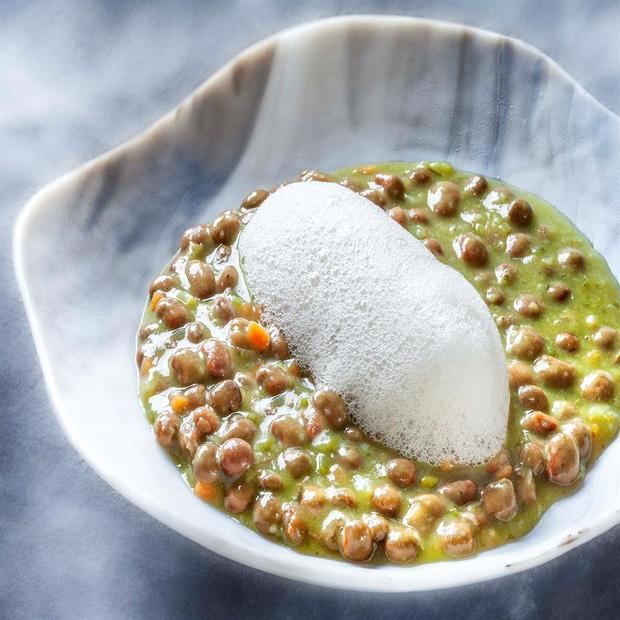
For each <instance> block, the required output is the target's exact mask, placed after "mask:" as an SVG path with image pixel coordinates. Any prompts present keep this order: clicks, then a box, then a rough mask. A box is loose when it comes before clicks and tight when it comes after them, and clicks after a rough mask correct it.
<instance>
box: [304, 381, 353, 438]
mask: <svg viewBox="0 0 620 620" xmlns="http://www.w3.org/2000/svg"><path fill="white" fill-rule="evenodd" d="M312 404H313V405H314V407H315V409H316V410H317V411H318V412H320V413H321V414H323V415H324V416H325V419H326V420H327V422H328V424H329V425H330V426H331V427H332V428H335V429H340V428H343V427H344V426H345V424H346V423H347V420H348V412H347V406H346V404H345V402H344V400H343V399H342V398H341V397H340V396H339V395H338V394H336V392H333V391H331V390H319V391H318V392H315V393H314V394H313V395H312Z"/></svg>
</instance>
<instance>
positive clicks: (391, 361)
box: [239, 182, 509, 464]
mask: <svg viewBox="0 0 620 620" xmlns="http://www.w3.org/2000/svg"><path fill="white" fill-rule="evenodd" d="M239 250H240V254H241V259H242V266H243V270H244V273H245V276H246V279H247V283H248V286H249V288H250V290H251V292H252V294H253V295H254V296H255V298H256V299H257V300H258V301H259V302H260V303H261V304H263V306H264V308H265V312H266V317H267V319H268V320H269V321H271V322H273V323H274V324H275V325H277V326H278V327H279V328H280V329H281V330H282V331H283V333H284V334H285V336H286V337H287V339H288V342H289V345H290V347H291V349H292V351H293V352H294V354H295V355H296V356H297V358H298V359H299V361H300V362H301V363H302V364H304V365H306V366H307V367H308V368H309V369H310V371H311V372H312V374H313V375H314V377H315V379H316V382H317V384H318V386H319V387H329V388H331V389H334V390H336V391H337V392H339V393H340V394H342V395H343V396H344V397H345V398H346V399H347V400H348V401H349V403H350V406H351V414H352V416H353V418H354V419H355V421H356V422H357V423H358V424H359V425H360V426H361V427H362V428H363V429H364V431H366V432H367V433H368V434H369V435H370V436H372V437H374V438H376V439H378V440H379V441H381V442H383V443H384V444H385V445H387V446H389V447H391V448H394V449H395V450H398V451H399V452H400V453H402V454H403V455H405V456H408V457H411V458H416V459H419V460H422V461H426V462H428V463H431V464H439V463H442V462H445V461H446V460H451V461H456V462H457V463H461V464H476V463H481V462H484V461H485V460H488V459H489V458H490V457H492V456H493V455H494V454H495V453H496V452H497V451H498V450H499V449H500V448H501V447H502V445H503V443H504V439H505V434H506V426H507V420H508V406H509V393H508V378H507V371H506V363H505V359H504V354H503V350H502V344H501V340H500V337H499V334H498V332H497V328H496V327H495V323H494V322H493V319H492V317H491V314H490V313H489V311H488V309H487V307H486V305H485V304H484V302H483V301H482V299H481V298H480V296H479V295H478V293H477V292H476V290H475V289H474V288H473V287H472V286H471V285H470V284H469V283H468V282H467V281H466V280H465V278H464V277H463V276H461V275H460V274H459V273H458V272H457V271H455V270H454V269H452V268H450V267H448V266H446V265H443V264H441V263H440V262H439V261H438V260H436V259H435V258H434V257H433V256H432V254H431V253H430V252H429V251H428V250H426V248H425V247H424V246H423V245H422V244H421V243H420V242H419V241H417V240H416V239H415V238H414V237H413V236H412V235H411V234H409V233H408V232H407V231H405V230H404V229H403V228H402V227H401V226H399V225H398V224H396V223H395V222H393V221H392V220H391V218H390V217H389V216H387V215H386V214H385V213H384V212H383V211H382V210H381V209H380V208H379V207H377V206H375V205H374V204H373V203H372V202H370V201H369V200H367V199H366V198H363V197H362V196H360V195H359V194H356V193H355V192H353V191H351V190H349V189H347V188H345V187H342V186H340V185H337V184H334V183H319V182H302V183H292V184H289V185H286V186H284V187H282V188H281V189H279V190H278V191H276V192H275V193H274V194H272V195H271V196H269V198H267V200H265V202H264V203H263V204H262V205H261V206H260V208H259V209H258V210H257V212H256V213H255V214H254V216H253V217H252V219H251V221H250V222H249V223H248V225H247V226H246V228H245V229H244V230H243V232H242V234H241V237H240V240H239Z"/></svg>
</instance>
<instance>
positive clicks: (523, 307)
mask: <svg viewBox="0 0 620 620" xmlns="http://www.w3.org/2000/svg"><path fill="white" fill-rule="evenodd" d="M514 309H515V310H516V311H517V312H518V313H519V314H522V315H523V316H527V317H529V318H537V317H539V316H540V315H541V314H542V313H543V312H544V311H545V305H544V304H543V302H542V301H541V300H540V299H539V298H538V297H536V295H530V294H529V293H523V294H521V295H519V296H518V297H517V298H516V299H515V302H514Z"/></svg>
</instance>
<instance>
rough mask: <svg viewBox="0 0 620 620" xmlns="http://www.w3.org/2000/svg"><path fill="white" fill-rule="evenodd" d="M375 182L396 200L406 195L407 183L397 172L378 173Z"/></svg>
mask: <svg viewBox="0 0 620 620" xmlns="http://www.w3.org/2000/svg"><path fill="white" fill-rule="evenodd" d="M375 183H376V184H377V185H381V187H383V188H384V189H385V191H386V192H387V193H388V194H389V195H390V196H391V197H392V198H395V199H396V200H402V199H403V198H404V197H405V185H404V183H403V182H402V179H401V178H400V177H399V176H397V175H395V174H377V175H375Z"/></svg>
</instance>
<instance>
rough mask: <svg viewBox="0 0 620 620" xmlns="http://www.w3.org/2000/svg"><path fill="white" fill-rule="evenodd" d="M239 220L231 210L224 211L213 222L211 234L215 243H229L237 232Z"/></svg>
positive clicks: (239, 224) (239, 225)
mask: <svg viewBox="0 0 620 620" xmlns="http://www.w3.org/2000/svg"><path fill="white" fill-rule="evenodd" d="M240 228H241V220H240V219H239V216H238V215H235V214H234V213H232V212H231V211H228V212H227V213H224V215H221V216H220V217H218V218H217V219H216V220H215V222H213V229H212V231H211V236H212V237H213V240H214V241H215V242H216V243H222V244H224V245H230V244H231V243H232V242H233V241H234V240H235V239H236V238H237V235H238V234H239V229H240Z"/></svg>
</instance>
